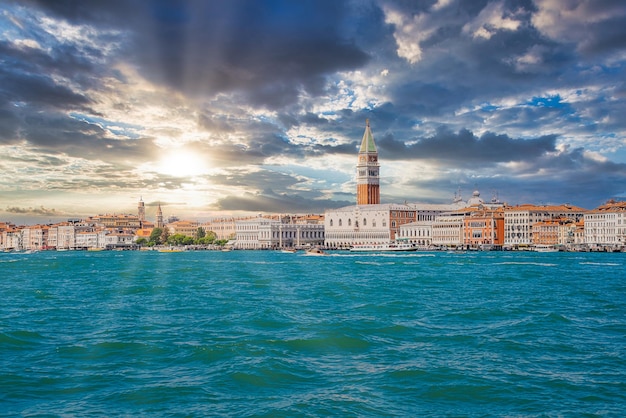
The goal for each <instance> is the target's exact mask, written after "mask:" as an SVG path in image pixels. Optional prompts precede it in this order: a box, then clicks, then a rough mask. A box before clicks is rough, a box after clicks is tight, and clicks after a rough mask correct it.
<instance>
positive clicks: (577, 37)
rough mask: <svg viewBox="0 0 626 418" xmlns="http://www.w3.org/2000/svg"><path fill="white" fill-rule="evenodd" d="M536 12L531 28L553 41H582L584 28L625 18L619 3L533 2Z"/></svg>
mask: <svg viewBox="0 0 626 418" xmlns="http://www.w3.org/2000/svg"><path fill="white" fill-rule="evenodd" d="M534 1H535V5H536V6H537V9H538V10H537V13H535V14H534V15H533V17H532V23H533V25H534V26H535V27H536V28H537V29H538V30H539V31H540V32H541V33H543V34H544V35H546V36H548V37H549V38H551V39H554V40H556V41H571V42H584V41H585V40H586V38H587V37H588V36H589V34H588V32H587V30H586V27H587V26H588V25H590V24H594V23H601V22H603V21H606V20H609V19H614V18H616V17H621V16H626V9H625V8H624V4H623V3H622V2H609V1H605V0H534Z"/></svg>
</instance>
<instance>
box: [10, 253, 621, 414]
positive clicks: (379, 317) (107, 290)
mask: <svg viewBox="0 0 626 418" xmlns="http://www.w3.org/2000/svg"><path fill="white" fill-rule="evenodd" d="M0 298H1V302H0V303H1V304H0V414H2V415H5V416H37V415H48V416H50V415H52V416H57V415H58V416H68V415H69V416H85V415H90V416H91V415H101V416H119V415H139V416H273V417H281V416H284V417H319V416H324V417H325V416H348V417H350V416H354V417H364V416H371V417H380V416H403V417H404V416H616V417H617V416H623V415H625V414H626V255H625V254H607V253H523V252H514V253H509V252H504V253H503V252H487V253H480V252H475V253H466V254H452V253H421V252H420V253H405V254H386V255H383V254H378V255H376V254H352V253H348V252H337V253H333V254H332V255H330V256H328V257H310V256H305V255H302V254H282V253H278V252H269V251H233V252H227V253H225V252H185V253H156V252H100V253H87V252H66V253H56V252H41V253H37V254H31V255H20V254H0Z"/></svg>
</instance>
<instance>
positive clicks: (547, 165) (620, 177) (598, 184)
mask: <svg viewBox="0 0 626 418" xmlns="http://www.w3.org/2000/svg"><path fill="white" fill-rule="evenodd" d="M407 183H408V184H412V185H415V186H418V187H420V188H422V189H430V190H455V189H456V188H457V187H459V188H461V189H462V190H463V192H462V195H463V197H464V198H465V199H467V198H469V197H470V194H471V192H472V191H473V190H475V189H479V190H480V191H481V192H482V195H481V197H482V198H483V199H484V200H485V201H488V200H490V199H491V198H492V195H493V194H497V195H498V196H499V198H500V200H502V201H505V202H507V203H508V204H512V205H517V204H523V203H540V204H562V203H573V204H576V205H579V206H582V207H584V208H587V209H593V208H595V207H597V206H599V205H600V204H602V203H604V202H605V201H606V200H607V199H608V197H610V196H618V195H621V194H623V193H624V184H626V164H619V163H614V162H611V161H598V160H595V159H591V158H589V157H588V156H586V155H585V152H584V150H583V149H582V148H575V149H572V150H569V149H565V150H561V151H558V152H551V153H547V154H543V155H542V156H539V157H537V158H536V159H529V160H528V161H527V163H524V164H520V165H519V166H516V167H511V166H508V167H507V168H506V169H502V168H499V167H498V166H493V167H492V168H491V170H484V169H483V170H473V169H472V168H471V167H465V168H463V169H461V170H460V171H459V170H453V171H452V172H449V173H446V172H445V170H442V172H440V173H439V175H438V176H436V178H434V179H429V180H422V179H413V180H411V181H408V182H407ZM410 198H411V197H409V199H410Z"/></svg>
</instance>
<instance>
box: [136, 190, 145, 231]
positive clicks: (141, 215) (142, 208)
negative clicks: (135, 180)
mask: <svg viewBox="0 0 626 418" xmlns="http://www.w3.org/2000/svg"><path fill="white" fill-rule="evenodd" d="M137 217H138V218H139V222H140V223H141V225H142V226H143V223H144V222H145V221H146V205H144V203H143V199H142V198H141V197H140V198H139V204H138V205H137Z"/></svg>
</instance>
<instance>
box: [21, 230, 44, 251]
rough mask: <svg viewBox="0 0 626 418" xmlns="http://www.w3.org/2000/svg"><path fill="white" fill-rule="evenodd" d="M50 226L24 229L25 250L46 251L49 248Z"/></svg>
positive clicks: (23, 241)
mask: <svg viewBox="0 0 626 418" xmlns="http://www.w3.org/2000/svg"><path fill="white" fill-rule="evenodd" d="M49 231H50V227H49V226H48V225H32V226H27V227H25V228H23V229H22V243H23V249H25V250H33V251H34V250H37V251H39V250H45V249H47V248H48V232H49Z"/></svg>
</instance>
